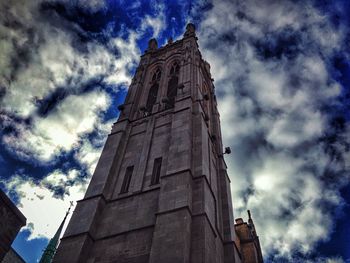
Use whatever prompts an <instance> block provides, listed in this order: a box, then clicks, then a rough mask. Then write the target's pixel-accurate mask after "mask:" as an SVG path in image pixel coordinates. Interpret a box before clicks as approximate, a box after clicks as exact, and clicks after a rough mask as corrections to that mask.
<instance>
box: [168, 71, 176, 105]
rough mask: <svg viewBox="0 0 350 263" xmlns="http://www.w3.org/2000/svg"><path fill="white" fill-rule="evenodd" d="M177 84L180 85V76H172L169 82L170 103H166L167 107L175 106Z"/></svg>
mask: <svg viewBox="0 0 350 263" xmlns="http://www.w3.org/2000/svg"><path fill="white" fill-rule="evenodd" d="M177 85H178V77H177V76H172V77H171V78H170V79H169V82H168V91H167V97H168V103H167V104H166V108H167V109H170V108H173V107H174V106H175V98H176V95H177Z"/></svg>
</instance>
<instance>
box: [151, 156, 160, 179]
mask: <svg viewBox="0 0 350 263" xmlns="http://www.w3.org/2000/svg"><path fill="white" fill-rule="evenodd" d="M161 168H162V158H161V157H160V158H157V159H155V160H154V163H153V171H152V179H151V185H154V184H159V179H160V169H161Z"/></svg>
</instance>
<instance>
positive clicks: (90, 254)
mask: <svg viewBox="0 0 350 263" xmlns="http://www.w3.org/2000/svg"><path fill="white" fill-rule="evenodd" d="M214 91H215V87H214V85H213V79H212V76H211V73H210V66H209V64H208V63H207V62H206V61H205V60H203V58H202V56H201V53H200V51H199V49H198V44H197V38H196V35H195V28H194V26H193V25H192V24H188V25H187V27H186V32H185V34H184V37H183V38H182V39H181V40H178V41H175V42H173V41H172V40H169V41H168V44H167V45H165V46H164V47H160V48H158V44H157V41H156V40H155V39H152V40H150V41H149V45H148V49H147V50H146V52H145V54H143V55H142V57H141V61H140V64H139V66H138V68H137V70H136V73H135V76H134V78H133V80H132V83H131V85H130V88H129V91H128V94H127V97H126V99H125V103H124V104H123V105H120V106H119V107H118V108H119V110H120V111H121V113H120V116H119V119H118V121H117V122H116V123H115V124H114V125H113V127H112V131H111V133H110V134H109V136H108V138H107V141H106V144H105V146H104V149H103V151H102V154H101V157H100V159H99V161H98V164H97V167H96V170H95V172H94V175H93V177H92V180H91V182H90V185H89V187H88V190H87V192H86V194H85V197H84V199H83V200H80V201H78V204H77V207H76V209H75V211H74V213H73V215H72V218H71V220H70V222H69V225H68V227H67V230H66V232H65V234H64V236H63V238H62V239H61V243H60V245H59V247H58V250H57V253H56V255H55V257H54V260H53V261H54V262H64V263H65V262H88V263H90V262H91V263H92V262H118V263H126V262H128V263H141V262H145V263H146V262H147V263H148V262H150V263H160V262H166V263H171V262H174V263H175V262H176V263H181V262H193V263H195V262H208V263H213V262H217V263H220V262H222V263H224V262H225V263H228V262H235V263H239V262H242V260H241V259H242V255H241V251H239V247H238V246H237V244H235V242H234V241H235V240H238V239H237V236H236V230H235V227H234V218H233V211H232V204H231V192H230V180H229V177H228V175H227V172H226V164H225V161H224V158H223V156H224V153H223V145H222V139H221V131H220V119H219V112H218V109H217V102H216V97H215V92H214ZM229 152H230V150H229V149H228V148H227V149H226V150H225V153H229ZM238 232H239V231H238Z"/></svg>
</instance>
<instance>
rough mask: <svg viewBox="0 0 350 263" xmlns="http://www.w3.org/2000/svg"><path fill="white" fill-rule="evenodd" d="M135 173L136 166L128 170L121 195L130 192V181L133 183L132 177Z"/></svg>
mask: <svg viewBox="0 0 350 263" xmlns="http://www.w3.org/2000/svg"><path fill="white" fill-rule="evenodd" d="M133 171H134V166H129V167H128V168H126V171H125V176H124V180H123V185H122V188H121V190H120V193H121V194H122V193H126V192H128V191H129V186H130V181H131V176H132V172H133Z"/></svg>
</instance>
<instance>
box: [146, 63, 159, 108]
mask: <svg viewBox="0 0 350 263" xmlns="http://www.w3.org/2000/svg"><path fill="white" fill-rule="evenodd" d="M161 77H162V71H161V70H160V68H158V69H157V70H156V71H155V72H154V73H153V76H152V86H151V88H150V89H149V92H148V97H147V102H146V111H145V114H146V115H148V114H150V113H152V109H153V105H154V104H155V103H156V102H157V95H158V89H159V82H160V78H161Z"/></svg>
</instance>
